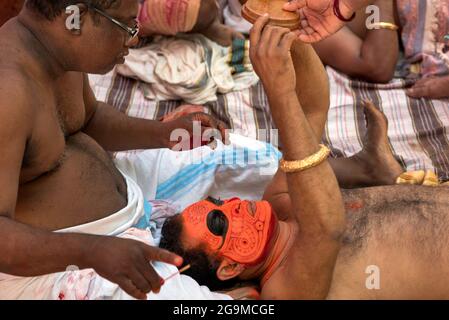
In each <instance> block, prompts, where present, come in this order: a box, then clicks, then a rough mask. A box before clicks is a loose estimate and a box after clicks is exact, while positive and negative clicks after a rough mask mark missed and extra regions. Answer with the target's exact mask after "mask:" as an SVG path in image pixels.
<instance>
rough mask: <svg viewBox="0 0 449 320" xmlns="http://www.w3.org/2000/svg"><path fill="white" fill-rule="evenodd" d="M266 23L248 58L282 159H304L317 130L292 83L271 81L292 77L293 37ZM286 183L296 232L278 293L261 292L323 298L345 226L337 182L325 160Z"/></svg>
mask: <svg viewBox="0 0 449 320" xmlns="http://www.w3.org/2000/svg"><path fill="white" fill-rule="evenodd" d="M267 22H268V18H267V17H266V16H265V17H262V18H261V19H259V20H258V21H257V22H256V23H255V25H254V27H253V30H252V32H251V58H252V61H253V64H254V67H255V70H256V71H257V73H258V75H259V77H260V78H261V80H262V82H263V84H264V88H265V90H266V92H267V95H268V99H269V102H270V109H271V111H272V114H273V119H274V121H275V123H276V125H277V127H278V128H279V135H280V137H281V141H282V144H283V147H284V149H283V151H284V153H283V156H284V158H285V159H286V160H300V159H304V158H307V157H309V156H310V155H312V154H314V153H316V152H317V151H318V150H319V146H318V139H317V138H316V134H315V132H314V131H313V129H312V128H311V126H310V124H309V123H308V121H307V119H306V117H305V115H304V112H303V109H302V107H301V104H300V103H299V101H298V97H297V95H296V92H295V90H294V88H292V87H290V86H288V85H287V86H285V87H282V88H280V87H279V86H276V85H274V86H273V85H272V84H276V83H278V84H279V83H280V84H283V83H287V82H288V81H290V82H293V83H294V82H296V79H295V73H294V68H293V62H292V60H291V56H290V48H291V45H292V42H293V40H294V38H295V36H294V35H293V34H292V33H285V32H280V31H279V28H274V27H270V26H266V23H267ZM273 78H275V79H273ZM287 183H288V189H289V193H290V197H291V201H292V209H293V214H294V218H295V222H296V224H297V225H298V230H299V231H298V233H297V235H296V238H295V243H294V245H293V248H294V249H292V251H291V253H290V254H289V260H288V262H287V266H286V270H285V272H283V278H282V279H281V282H283V285H282V288H283V289H282V292H262V295H263V297H264V298H270V297H274V296H275V297H276V298H281V299H289V298H298V297H302V298H305V299H321V298H325V297H326V296H327V294H328V291H329V287H330V283H331V280H332V274H333V269H334V266H335V262H336V259H337V255H338V252H339V249H340V237H341V236H342V234H343V231H344V226H345V218H344V207H343V201H342V198H341V193H340V190H339V187H338V183H337V180H336V178H335V175H334V173H333V171H332V169H331V167H330V166H329V164H328V163H327V161H324V162H323V163H321V164H320V165H318V166H316V167H314V168H311V169H308V170H306V171H302V172H295V173H290V174H288V175H287ZM292 283H293V284H294V285H292Z"/></svg>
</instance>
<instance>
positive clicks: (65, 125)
mask: <svg viewBox="0 0 449 320" xmlns="http://www.w3.org/2000/svg"><path fill="white" fill-rule="evenodd" d="M71 5H76V6H77V7H78V9H79V10H78V11H79V15H80V29H79V30H76V29H74V30H68V29H67V27H66V20H67V18H68V15H67V14H66V13H65V12H66V8H67V7H68V6H71ZM137 14H138V1H137V0H108V1H99V0H90V1H83V2H82V3H79V2H78V1H70V0H65V1H52V0H28V1H27V2H26V3H25V6H24V8H23V9H22V11H21V12H20V14H19V16H18V17H16V18H13V19H11V20H9V21H8V22H7V23H6V24H5V25H3V26H2V27H1V28H0V74H1V75H2V77H1V79H0V149H1V150H2V155H1V156H0V168H1V169H0V190H1V191H2V192H1V195H0V234H1V241H0V273H5V274H9V275H14V276H22V277H32V276H39V275H44V274H50V273H56V272H60V271H64V270H65V269H66V268H67V266H69V265H76V266H78V267H79V268H81V269H85V268H93V269H95V270H96V271H97V272H98V273H99V274H100V275H101V276H103V277H105V278H107V279H108V280H110V281H112V282H115V283H117V284H119V285H120V287H121V288H122V289H124V290H125V291H126V292H128V293H129V294H130V295H132V296H134V297H136V298H145V297H146V293H148V292H149V291H158V290H159V289H160V287H161V278H160V277H159V276H158V275H157V273H156V272H155V271H154V270H153V268H152V267H151V265H150V264H149V263H148V262H149V261H150V260H159V261H165V262H167V263H172V264H176V265H180V264H181V263H182V259H181V258H179V257H177V256H176V255H173V254H170V253H168V252H166V251H163V250H159V249H158V248H154V247H149V246H146V245H144V244H142V243H139V242H135V241H130V240H123V239H118V238H114V237H106V236H96V235H87V234H75V233H54V232H51V231H55V230H61V229H66V228H69V227H73V226H79V225H84V224H86V223H90V222H93V221H98V220H101V219H105V218H107V217H110V216H111V215H113V214H114V213H116V212H119V211H120V210H122V209H123V208H124V207H126V206H127V205H128V193H127V191H128V192H129V188H127V182H126V181H127V180H125V178H124V176H123V175H122V174H121V172H119V171H118V170H117V168H116V167H115V165H114V163H113V162H112V160H111V158H110V157H109V154H108V153H107V151H121V150H129V149H150V148H164V147H172V146H173V145H172V142H170V133H171V132H172V131H173V130H174V129H175V128H183V129H186V130H188V131H189V132H192V130H193V128H192V123H193V121H194V120H196V121H200V122H201V123H202V126H203V127H204V128H207V127H214V128H219V129H222V131H223V130H224V126H223V125H222V124H220V123H217V121H215V120H214V119H212V118H210V117H209V116H207V115H206V114H202V113H200V114H193V115H189V116H186V117H182V118H179V119H177V120H174V121H172V122H168V123H161V122H158V121H149V120H143V119H136V118H130V117H128V116H126V115H124V114H122V113H120V112H118V111H117V110H115V109H114V108H113V107H112V106H110V105H108V104H106V103H102V102H99V101H97V100H96V99H95V96H94V94H93V92H92V89H91V88H90V86H89V81H88V78H87V73H95V74H103V73H106V72H109V71H110V70H112V68H113V67H114V66H115V65H116V64H118V63H122V62H123V61H124V57H125V56H126V55H127V54H128V48H129V47H131V46H133V45H135V44H136V43H137V37H136V34H137V32H138V28H137V27H136V16H137ZM111 22H112V23H111ZM222 133H223V132H222ZM223 134H224V133H223Z"/></svg>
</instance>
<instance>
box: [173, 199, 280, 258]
mask: <svg viewBox="0 0 449 320" xmlns="http://www.w3.org/2000/svg"><path fill="white" fill-rule="evenodd" d="M255 204H256V209H255V212H254V213H251V212H250V211H248V205H249V202H248V201H241V200H240V199H238V198H232V199H230V200H227V201H225V202H224V204H223V205H221V206H217V205H215V204H213V203H211V202H209V201H206V200H203V201H200V202H197V203H195V204H193V205H191V206H190V207H188V208H187V209H186V210H184V212H183V213H182V216H183V219H184V227H185V229H186V231H187V233H188V234H189V235H195V236H198V238H200V239H201V241H204V242H205V243H206V245H207V247H208V248H209V249H211V250H212V251H215V252H217V253H218V254H219V255H222V256H225V257H228V258H230V259H232V260H233V261H236V262H239V263H242V264H247V265H253V264H257V263H259V262H260V261H262V260H263V259H264V257H265V255H266V248H267V245H268V243H269V240H270V239H271V236H272V233H273V230H274V223H275V218H274V215H273V211H272V208H271V205H270V204H269V203H268V202H266V201H258V202H255ZM213 210H220V211H221V212H223V214H224V215H225V216H226V218H227V220H228V230H227V232H226V235H225V236H224V237H222V236H217V235H215V234H213V233H212V232H211V231H210V230H209V228H208V226H207V216H208V214H209V213H210V212H212V211H213Z"/></svg>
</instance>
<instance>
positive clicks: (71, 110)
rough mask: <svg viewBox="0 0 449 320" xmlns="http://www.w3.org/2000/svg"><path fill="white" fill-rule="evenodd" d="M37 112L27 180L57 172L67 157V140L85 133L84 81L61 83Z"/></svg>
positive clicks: (39, 99)
mask: <svg viewBox="0 0 449 320" xmlns="http://www.w3.org/2000/svg"><path fill="white" fill-rule="evenodd" d="M75 80H79V81H75ZM35 108H36V113H35V114H36V119H35V125H34V129H33V132H32V135H31V137H30V139H29V140H28V143H27V147H26V150H25V154H24V161H23V171H24V172H23V173H24V174H25V180H28V179H27V178H26V177H34V176H37V175H39V174H41V173H44V172H47V171H50V170H52V169H53V168H55V167H56V166H57V164H58V163H60V162H61V159H62V158H63V157H64V154H65V150H66V147H67V137H69V136H72V135H74V134H76V133H77V132H79V131H80V130H82V128H83V126H84V123H85V119H86V111H85V105H84V99H83V82H82V77H81V78H79V77H78V79H77V77H73V76H69V77H67V78H65V77H63V78H62V79H58V82H57V83H56V84H55V85H54V86H53V87H51V88H49V90H45V91H42V92H41V94H40V95H39V96H37V97H36V99H35Z"/></svg>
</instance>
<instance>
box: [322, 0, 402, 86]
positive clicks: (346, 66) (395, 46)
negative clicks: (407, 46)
mask: <svg viewBox="0 0 449 320" xmlns="http://www.w3.org/2000/svg"><path fill="white" fill-rule="evenodd" d="M374 5H376V6H377V7H378V8H379V10H380V20H381V21H382V22H388V23H392V24H394V23H395V18H394V2H393V1H391V0H377V1H375V2H374ZM363 11H364V10H363ZM361 13H362V12H361ZM363 15H364V12H363ZM359 18H362V19H363V18H364V17H362V16H360V17H359ZM361 25H362V26H363V28H366V26H365V21H363V23H362V24H361ZM314 48H315V50H316V51H317V53H318V55H319V56H320V58H321V59H322V60H323V62H324V63H325V64H328V65H330V66H332V67H334V68H335V69H337V70H339V71H341V72H343V73H345V74H347V75H350V76H352V77H356V78H360V79H362V80H366V81H370V82H376V83H385V82H389V81H390V80H391V79H392V78H393V75H394V70H395V67H396V63H397V60H398V56H399V39H398V32H397V31H394V30H389V29H367V32H366V34H365V36H364V37H363V38H360V37H359V36H358V35H356V34H355V33H354V32H353V31H351V29H350V28H349V26H346V27H344V28H342V29H341V30H340V31H338V32H337V33H335V34H334V35H332V36H331V37H329V38H327V39H325V40H323V41H320V42H317V43H316V44H314Z"/></svg>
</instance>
